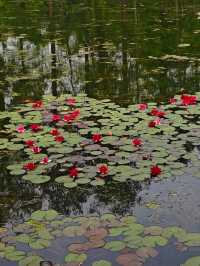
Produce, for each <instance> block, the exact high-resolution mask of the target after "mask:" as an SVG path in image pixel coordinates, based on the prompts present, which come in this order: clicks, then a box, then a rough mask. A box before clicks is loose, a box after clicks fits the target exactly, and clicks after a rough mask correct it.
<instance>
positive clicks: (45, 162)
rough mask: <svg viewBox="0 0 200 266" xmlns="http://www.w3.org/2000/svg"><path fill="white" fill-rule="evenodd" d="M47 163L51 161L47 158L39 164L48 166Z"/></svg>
mask: <svg viewBox="0 0 200 266" xmlns="http://www.w3.org/2000/svg"><path fill="white" fill-rule="evenodd" d="M49 162H51V160H49V158H48V157H44V158H43V159H42V161H41V162H40V163H41V164H48V163H49Z"/></svg>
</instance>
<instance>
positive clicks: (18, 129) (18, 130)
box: [16, 124, 26, 133]
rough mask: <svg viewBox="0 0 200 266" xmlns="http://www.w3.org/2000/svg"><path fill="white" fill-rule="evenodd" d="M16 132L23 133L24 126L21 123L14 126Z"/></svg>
mask: <svg viewBox="0 0 200 266" xmlns="http://www.w3.org/2000/svg"><path fill="white" fill-rule="evenodd" d="M16 130H17V132H18V133H24V132H25V131H26V129H25V127H24V125H23V124H20V125H19V126H18V127H17V128H16Z"/></svg>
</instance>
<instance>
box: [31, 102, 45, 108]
mask: <svg viewBox="0 0 200 266" xmlns="http://www.w3.org/2000/svg"><path fill="white" fill-rule="evenodd" d="M42 105H43V102H42V101H40V100H38V101H35V102H33V105H32V107H33V108H41V107H42Z"/></svg>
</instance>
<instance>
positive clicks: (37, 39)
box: [0, 0, 200, 109]
mask: <svg viewBox="0 0 200 266" xmlns="http://www.w3.org/2000/svg"><path fill="white" fill-rule="evenodd" d="M0 5H1V10H0V62H1V63H0V75H1V81H0V101H1V109H4V108H7V107H8V106H9V105H10V104H11V103H15V102H16V101H22V100H23V99H27V98H40V96H41V95H42V94H54V95H57V94H60V93H62V92H63V91H71V92H73V93H74V94H75V93H77V92H79V91H85V92H87V93H88V95H89V96H92V97H95V98H105V97H109V98H111V99H112V100H113V101H115V102H118V103H120V104H127V103H132V102H133V101H134V102H137V101H143V100H146V99H147V100H148V99H151V98H153V99H157V100H160V99H165V98H166V97H168V96H169V95H171V96H172V95H174V94H175V93H177V92H180V90H181V89H185V90H186V91H189V92H194V91H196V90H199V87H200V85H199V84H200V82H199V76H200V75H199V63H200V62H199V43H200V32H199V19H198V12H199V9H200V4H199V1H198V0H187V1H186V0H174V1H168V0H156V1H154V2H153V4H152V2H150V1H148V0H140V1H137V0H132V1H128V0H124V1H123V0H121V1H114V0H111V1H97V0H96V1H67V0H62V1H54V0H49V1H47V0H46V1H44V0H38V1H22V0H20V1H16V0H13V1H11V0H1V2H0Z"/></svg>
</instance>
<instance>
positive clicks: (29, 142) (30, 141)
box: [25, 139, 35, 148]
mask: <svg viewBox="0 0 200 266" xmlns="http://www.w3.org/2000/svg"><path fill="white" fill-rule="evenodd" d="M25 144H26V146H28V147H29V148H31V147H32V146H34V144H35V142H34V141H33V140H31V139H29V140H26V141H25Z"/></svg>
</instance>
